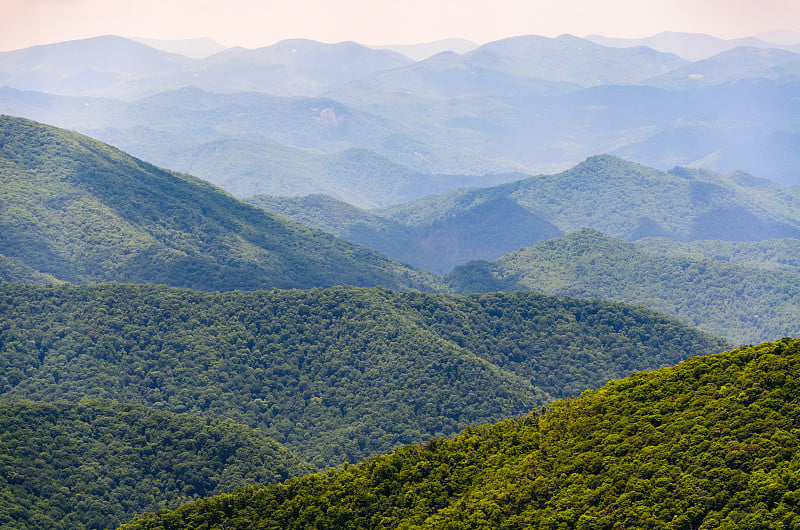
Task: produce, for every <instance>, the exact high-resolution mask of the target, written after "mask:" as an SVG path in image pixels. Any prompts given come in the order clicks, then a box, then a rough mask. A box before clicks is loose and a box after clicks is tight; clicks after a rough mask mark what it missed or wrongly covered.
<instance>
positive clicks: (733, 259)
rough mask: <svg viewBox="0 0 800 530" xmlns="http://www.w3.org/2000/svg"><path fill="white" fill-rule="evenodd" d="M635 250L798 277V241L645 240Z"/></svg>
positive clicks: (638, 243)
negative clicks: (788, 273) (778, 272)
mask: <svg viewBox="0 0 800 530" xmlns="http://www.w3.org/2000/svg"><path fill="white" fill-rule="evenodd" d="M636 246H637V247H639V248H640V249H642V250H643V251H645V252H647V253H650V254H653V255H656V256H657V255H666V256H670V257H685V258H692V259H710V260H714V261H721V262H726V263H732V264H736V265H742V266H745V267H751V268H755V269H764V270H768V271H784V272H790V273H800V239H798V238H787V239H768V240H765V241H720V240H708V239H706V240H701V241H690V242H679V241H670V240H669V239H664V238H661V237H652V238H650V237H648V238H644V239H640V240H639V241H636Z"/></svg>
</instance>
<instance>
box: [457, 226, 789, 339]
mask: <svg viewBox="0 0 800 530" xmlns="http://www.w3.org/2000/svg"><path fill="white" fill-rule="evenodd" d="M780 241H781V242H783V243H784V244H783V245H782V246H793V247H796V246H797V245H795V244H794V243H797V242H798V240H796V239H795V240H780ZM704 243H706V245H710V244H712V243H716V242H704ZM777 244H778V242H773V243H772V246H776V245H777ZM761 246H762V248H763V247H765V246H766V244H762V245H761ZM723 248H724V247H723ZM744 263H745V264H746V263H747V261H744ZM765 267H770V264H769V263H764V264H763V266H762V267H761V268H755V267H753V266H746V265H740V264H737V263H730V261H728V262H723V261H719V260H712V259H709V258H708V257H704V256H702V255H699V253H698V252H695V253H694V254H692V255H690V256H687V255H685V254H684V255H676V253H673V254H672V255H670V256H666V255H663V254H660V253H655V252H645V251H643V250H641V249H640V248H639V247H638V246H637V245H636V244H633V243H627V242H624V241H621V240H619V239H614V238H610V237H606V236H603V235H602V234H600V233H599V232H595V231H592V230H582V231H579V232H575V233H572V234H569V235H567V236H564V237H562V238H559V239H551V240H547V241H542V242H540V243H538V244H537V245H534V246H532V247H528V248H524V249H521V250H518V251H516V252H513V253H511V254H508V255H506V256H503V257H502V258H500V259H498V260H496V261H494V262H491V263H488V262H485V261H482V262H473V263H469V264H467V265H464V266H462V267H459V268H457V269H456V270H454V271H453V272H452V273H451V274H450V275H449V276H448V278H449V279H450V282H451V283H450V285H451V288H453V289H454V290H455V291H456V292H461V293H468V292H485V291H497V290H517V289H523V290H530V291H535V292H542V293H549V294H558V295H569V296H580V297H589V298H602V299H604V300H616V301H619V302H625V303H632V304H641V305H645V306H647V307H650V308H652V309H655V310H657V311H660V312H663V313H665V314H667V315H670V316H673V317H675V318H678V319H679V320H681V321H682V322H685V323H687V324H689V325H692V326H697V327H698V328H699V329H702V330H704V331H706V332H708V333H712V334H714V335H717V336H721V337H725V338H727V339H728V340H730V341H732V342H734V343H738V344H742V343H757V342H762V341H765V340H775V339H776V338H780V337H784V336H797V335H800V303H799V302H798V301H799V300H800V274H798V271H797V270H794V271H792V270H787V269H786V268H782V269H780V270H776V268H775V267H770V269H772V270H765Z"/></svg>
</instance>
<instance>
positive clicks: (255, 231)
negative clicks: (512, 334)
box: [0, 116, 436, 290]
mask: <svg viewBox="0 0 800 530" xmlns="http://www.w3.org/2000/svg"><path fill="white" fill-rule="evenodd" d="M0 256H3V262H2V266H0V274H2V275H3V279H5V280H28V279H31V276H32V274H33V272H39V273H42V274H46V275H50V276H53V277H55V278H57V279H59V280H64V281H69V282H74V283H84V282H98V281H131V282H148V283H165V284H168V285H176V286H183V287H193V288H200V289H218V290H230V289H258V288H271V287H282V288H289V287H313V286H330V285H337V284H354V285H365V286H372V285H382V286H386V287H392V288H419V289H425V290H430V289H435V286H436V280H435V279H434V278H433V277H432V276H430V275H429V274H426V273H423V272H420V271H416V270H413V269H411V268H409V267H407V266H404V265H401V264H399V263H397V262H394V261H392V260H390V259H387V258H385V257H384V256H381V255H378V254H376V253H374V252H372V251H368V250H366V249H364V248H362V247H357V246H355V245H353V244H350V243H347V242H344V241H341V240H338V239H335V238H333V237H331V236H329V235H327V234H324V233H322V232H318V231H315V230H311V229H308V228H305V227H302V226H300V225H297V224H294V223H291V222H287V221H285V220H282V219H278V218H276V217H274V216H272V215H269V214H266V213H265V212H263V211H261V210H258V209H256V208H253V207H251V206H248V205H246V204H243V203H241V202H239V201H238V200H236V199H234V198H233V197H232V196H230V195H228V194H227V193H224V192H222V191H221V190H219V189H217V188H215V187H214V186H212V185H210V184H208V183H206V182H203V181H201V180H199V179H195V178H193V177H189V176H186V175H178V174H175V173H172V172H169V171H165V170H161V169H158V168H156V167H154V166H151V165H149V164H147V163H145V162H142V161H140V160H138V159H135V158H132V157H129V156H127V155H125V154H124V153H122V152H120V151H118V150H116V149H114V148H112V147H109V146H107V145H105V144H102V143H100V142H97V141H95V140H92V139H90V138H88V137H85V136H81V135H78V134H76V133H72V132H69V131H65V130H61V129H56V128H54V127H49V126H46V125H41V124H38V123H35V122H31V121H28V120H23V119H20V118H13V117H9V116H0ZM8 263H13V264H15V265H16V268H11V267H9V266H7V264H8ZM16 271H19V273H18V274H17V273H16ZM31 271H33V272H31Z"/></svg>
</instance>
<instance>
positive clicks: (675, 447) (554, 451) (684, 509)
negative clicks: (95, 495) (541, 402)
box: [123, 339, 800, 530]
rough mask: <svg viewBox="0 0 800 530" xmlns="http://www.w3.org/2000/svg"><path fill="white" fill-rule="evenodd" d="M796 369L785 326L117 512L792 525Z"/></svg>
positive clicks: (477, 523)
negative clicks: (264, 481)
mask: <svg viewBox="0 0 800 530" xmlns="http://www.w3.org/2000/svg"><path fill="white" fill-rule="evenodd" d="M798 373H800V340H797V339H794V340H792V339H784V340H781V341H779V342H777V343H772V344H766V343H765V344H761V345H759V346H751V347H746V348H742V349H739V350H735V351H732V352H728V353H722V354H717V355H711V356H704V357H699V358H694V359H691V360H689V361H686V362H685V363H682V364H681V365H679V366H676V367H673V368H664V369H661V370H657V371H655V372H652V373H645V374H636V375H633V376H630V377H627V378H625V379H622V380H619V381H614V382H611V383H609V384H607V385H606V386H604V387H603V388H601V389H600V390H598V391H595V392H587V393H585V394H583V395H582V396H581V397H579V398H576V399H567V400H562V401H559V402H556V403H554V404H553V405H552V406H550V407H548V408H547V409H544V410H542V411H541V412H539V413H532V414H530V415H528V416H526V417H524V418H521V419H519V420H507V421H504V422H502V423H499V424H497V425H494V426H487V427H478V428H474V427H473V428H468V429H466V430H465V431H464V432H463V433H461V434H460V435H459V436H457V437H455V438H454V439H442V438H439V439H433V440H431V441H428V442H426V443H424V444H421V445H413V446H407V447H403V448H401V449H398V450H396V451H394V452H393V453H392V454H391V455H388V456H381V457H377V458H374V459H371V460H369V461H366V462H363V463H361V464H359V465H357V466H344V467H342V468H340V469H338V470H335V471H331V472H328V473H325V474H317V475H308V476H305V477H301V478H298V479H293V480H290V481H288V482H287V483H285V484H281V485H276V486H272V487H267V488H250V489H243V490H240V491H238V492H235V493H233V494H228V495H221V496H217V497H212V498H209V499H203V500H200V501H197V502H193V503H189V504H186V505H184V506H182V507H180V508H179V509H177V510H175V511H172V512H162V513H158V514H148V515H144V516H142V517H140V518H139V519H137V520H136V521H134V522H132V523H130V524H128V525H126V526H124V527H123V528H124V529H125V530H161V529H164V530H166V529H170V530H181V529H184V528H185V529H191V528H203V527H215V528H265V529H266V528H275V529H277V528H281V529H304V528H308V529H311V528H314V529H317V530H322V529H339V528H351V529H362V528H363V529H367V528H369V529H382V528H386V529H388V528H425V529H433V528H439V529H444V528H447V529H461V528H463V529H493V530H494V529H522V528H552V529H555V528H567V529H589V528H592V529H603V530H606V529H607V530H612V529H615V528H687V529H688V528H694V529H698V530H711V529H716V528H768V529H779V528H796V527H797V526H798V524H800V502H798V499H800V482H798V476H800V457H799V456H798V455H800V434H799V433H800V385H799V384H798V379H797V374H798Z"/></svg>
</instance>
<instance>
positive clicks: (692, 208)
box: [248, 155, 800, 274]
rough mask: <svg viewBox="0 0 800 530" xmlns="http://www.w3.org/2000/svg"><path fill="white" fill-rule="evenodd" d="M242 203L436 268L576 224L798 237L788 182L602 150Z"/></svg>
mask: <svg viewBox="0 0 800 530" xmlns="http://www.w3.org/2000/svg"><path fill="white" fill-rule="evenodd" d="M248 202H250V203H251V204H253V205H256V206H259V207H261V208H264V209H265V210H267V211H269V212H273V213H277V214H279V215H285V216H287V217H290V218H292V219H295V220H297V221H299V222H301V223H305V224H308V225H309V226H313V227H315V228H319V229H321V230H325V231H328V232H329V233H332V234H334V235H336V236H339V237H342V238H344V239H347V240H348V241H352V242H354V243H357V244H360V245H364V246H366V247H368V248H371V249H373V250H377V251H379V252H381V253H383V254H385V255H387V256H390V257H392V258H395V259H398V260H401V261H403V262H404V263H410V264H411V265H414V266H417V267H421V268H423V269H426V270H429V271H432V272H435V273H437V274H446V273H447V272H449V271H450V270H452V268H453V267H455V266H458V265H463V264H465V263H467V262H468V261H470V260H479V259H482V260H495V259H498V258H500V257H501V256H503V255H504V254H507V253H509V252H514V251H516V250H518V249H520V248H522V247H527V246H531V245H534V244H536V243H538V242H539V241H542V240H544V239H548V238H553V237H557V236H559V235H561V234H564V233H569V232H574V231H576V230H581V229H583V228H592V229H595V230H598V231H601V232H603V233H605V234H608V235H610V236H613V237H618V238H622V239H625V240H638V239H640V238H645V237H650V238H652V237H660V238H664V239H670V240H675V241H682V242H690V241H697V240H706V239H708V240H711V239H715V240H726V241H733V242H745V241H759V240H765V239H772V238H797V237H800V214H799V213H798V212H800V191H798V189H797V188H789V187H782V186H779V185H777V184H774V183H771V182H769V181H766V180H763V179H757V178H755V177H752V176H750V175H746V174H744V173H733V174H730V175H720V174H717V173H712V172H710V171H702V170H695V169H685V168H674V169H673V170H671V171H669V172H663V171H658V170H656V169H652V168H649V167H645V166H642V165H639V164H634V163H632V162H627V161H625V160H622V159H619V158H616V157H613V156H608V155H603V156H595V157H591V158H589V159H587V160H585V161H584V162H583V163H581V164H579V165H577V166H575V167H574V168H572V169H570V170H567V171H564V172H562V173H558V174H553V175H540V176H536V177H530V178H526V179H523V180H518V181H516V182H512V183H509V184H501V185H499V186H494V187H488V188H468V189H460V190H456V191H452V192H448V193H443V194H439V195H430V196H427V197H424V198H422V199H417V200H414V201H410V202H407V203H404V204H400V205H397V206H393V207H389V208H382V209H377V210H369V211H364V210H358V209H356V208H353V207H351V206H348V205H342V204H337V203H336V202H335V201H333V200H331V199H327V200H325V199H321V198H320V197H317V196H311V197H305V198H267V197H253V198H251V199H248ZM321 206H324V208H323V207H321Z"/></svg>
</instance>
